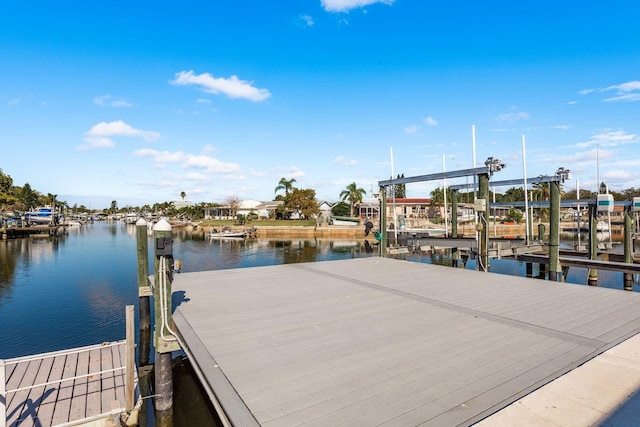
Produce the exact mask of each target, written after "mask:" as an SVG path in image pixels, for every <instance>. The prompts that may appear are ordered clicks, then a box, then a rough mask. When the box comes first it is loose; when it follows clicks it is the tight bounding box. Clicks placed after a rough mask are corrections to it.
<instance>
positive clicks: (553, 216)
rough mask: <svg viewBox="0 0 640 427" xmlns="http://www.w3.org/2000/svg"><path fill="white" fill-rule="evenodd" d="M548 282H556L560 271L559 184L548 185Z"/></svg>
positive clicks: (551, 183)
mask: <svg viewBox="0 0 640 427" xmlns="http://www.w3.org/2000/svg"><path fill="white" fill-rule="evenodd" d="M549 193H550V194H549V198H550V200H549V280H551V281H554V282H557V281H558V276H559V275H561V274H562V270H561V269H560V262H559V259H560V182H559V181H551V182H550V183H549Z"/></svg>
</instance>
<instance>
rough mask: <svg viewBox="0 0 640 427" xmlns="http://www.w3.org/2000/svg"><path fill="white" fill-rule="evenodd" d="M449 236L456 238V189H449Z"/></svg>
mask: <svg viewBox="0 0 640 427" xmlns="http://www.w3.org/2000/svg"><path fill="white" fill-rule="evenodd" d="M451 237H453V238H454V239H456V238H458V190H451Z"/></svg>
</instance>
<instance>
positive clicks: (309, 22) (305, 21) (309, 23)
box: [300, 15, 315, 27]
mask: <svg viewBox="0 0 640 427" xmlns="http://www.w3.org/2000/svg"><path fill="white" fill-rule="evenodd" d="M300 22H301V23H302V25H303V26H304V27H313V26H314V25H315V22H314V21H313V18H312V17H311V15H300Z"/></svg>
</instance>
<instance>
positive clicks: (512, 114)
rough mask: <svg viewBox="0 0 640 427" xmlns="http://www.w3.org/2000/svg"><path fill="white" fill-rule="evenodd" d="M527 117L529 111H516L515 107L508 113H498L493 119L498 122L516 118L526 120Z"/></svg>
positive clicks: (513, 120)
mask: <svg viewBox="0 0 640 427" xmlns="http://www.w3.org/2000/svg"><path fill="white" fill-rule="evenodd" d="M528 119H529V113H527V112H525V111H516V110H515V109H512V111H510V112H508V113H502V114H498V115H497V116H496V117H494V120H496V121H499V122H515V121H518V120H528Z"/></svg>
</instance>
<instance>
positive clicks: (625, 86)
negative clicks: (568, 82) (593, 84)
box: [578, 80, 640, 102]
mask: <svg viewBox="0 0 640 427" xmlns="http://www.w3.org/2000/svg"><path fill="white" fill-rule="evenodd" d="M595 91H596V90H595V89H583V90H581V91H579V92H578V93H579V94H581V95H586V94H589V93H592V92H595ZM610 91H616V92H617V95H616V96H612V97H610V98H605V99H603V100H602V101H603V102H635V101H640V81H638V80H634V81H630V82H625V83H621V84H618V85H611V86H607V87H604V88H601V89H598V92H610Z"/></svg>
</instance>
